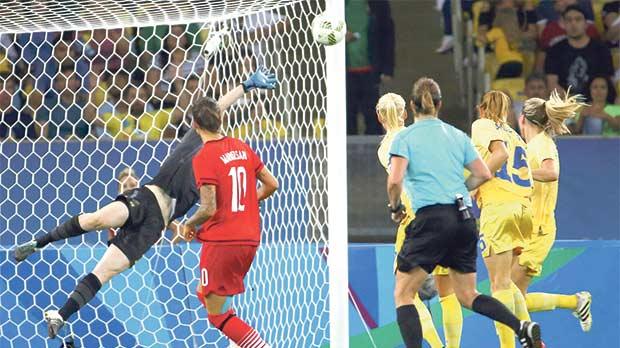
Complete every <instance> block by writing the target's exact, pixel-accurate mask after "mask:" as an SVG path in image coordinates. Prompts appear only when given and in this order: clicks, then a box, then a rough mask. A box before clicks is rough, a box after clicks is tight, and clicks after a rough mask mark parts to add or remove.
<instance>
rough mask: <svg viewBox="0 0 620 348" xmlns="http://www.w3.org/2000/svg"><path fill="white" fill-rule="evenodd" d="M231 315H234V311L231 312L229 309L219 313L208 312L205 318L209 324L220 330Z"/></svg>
mask: <svg viewBox="0 0 620 348" xmlns="http://www.w3.org/2000/svg"><path fill="white" fill-rule="evenodd" d="M233 316H235V312H233V310H232V309H229V310H228V311H226V312H224V313H219V314H211V313H209V315H208V316H207V318H208V319H209V323H211V325H213V326H215V327H216V328H218V329H219V330H222V328H223V326H224V324H225V323H226V322H227V321H228V319H230V318H231V317H233Z"/></svg>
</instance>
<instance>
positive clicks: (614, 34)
mask: <svg viewBox="0 0 620 348" xmlns="http://www.w3.org/2000/svg"><path fill="white" fill-rule="evenodd" d="M601 15H602V17H603V24H604V25H605V34H604V35H603V38H604V39H605V41H606V42H607V44H608V45H609V47H610V48H613V47H616V48H618V49H620V1H619V0H615V1H609V2H607V3H606V4H605V5H603V11H602V13H601Z"/></svg>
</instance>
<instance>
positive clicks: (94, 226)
mask: <svg viewBox="0 0 620 348" xmlns="http://www.w3.org/2000/svg"><path fill="white" fill-rule="evenodd" d="M80 226H82V228H83V229H84V230H87V231H89V230H100V229H102V228H104V227H105V226H104V220H103V217H102V216H101V214H98V213H86V214H82V215H80Z"/></svg>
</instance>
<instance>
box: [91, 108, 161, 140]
mask: <svg viewBox="0 0 620 348" xmlns="http://www.w3.org/2000/svg"><path fill="white" fill-rule="evenodd" d="M171 113H172V110H171V109H163V110H156V111H152V112H147V113H144V114H142V115H140V116H139V117H137V118H136V117H134V116H132V115H128V114H113V113H106V114H104V115H102V118H103V121H104V123H105V132H106V133H107V134H108V135H110V136H111V137H113V138H115V139H119V140H126V139H130V138H134V139H144V138H146V139H147V140H161V138H162V134H163V132H164V130H165V129H166V127H167V126H168V125H169V124H170V119H171Z"/></svg>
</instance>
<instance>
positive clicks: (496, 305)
mask: <svg viewBox="0 0 620 348" xmlns="http://www.w3.org/2000/svg"><path fill="white" fill-rule="evenodd" d="M471 309H472V310H473V311H474V312H476V313H480V314H482V315H484V316H486V317H489V318H491V319H493V320H495V321H498V322H500V323H502V324H505V325H507V326H508V327H510V328H511V329H513V330H514V332H515V333H518V332H519V329H520V328H521V322H520V321H519V319H518V318H517V317H516V316H515V315H514V314H512V312H510V310H509V309H508V308H506V306H504V305H503V304H502V303H501V302H499V301H498V300H496V299H495V298H493V297H491V296H487V295H482V294H481V295H478V297H476V298H475V299H474V302H473V303H472V305H471Z"/></svg>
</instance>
